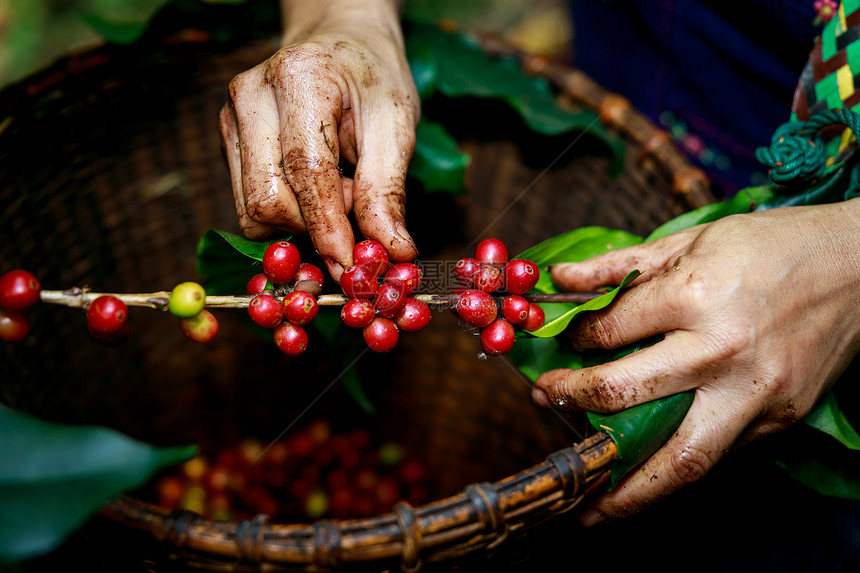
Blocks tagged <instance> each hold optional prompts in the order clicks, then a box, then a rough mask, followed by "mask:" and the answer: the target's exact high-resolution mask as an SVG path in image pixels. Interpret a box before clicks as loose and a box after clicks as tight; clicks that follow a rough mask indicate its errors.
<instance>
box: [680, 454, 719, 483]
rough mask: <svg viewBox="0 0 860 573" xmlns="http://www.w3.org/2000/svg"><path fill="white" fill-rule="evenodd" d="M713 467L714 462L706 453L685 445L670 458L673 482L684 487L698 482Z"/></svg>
mask: <svg viewBox="0 0 860 573" xmlns="http://www.w3.org/2000/svg"><path fill="white" fill-rule="evenodd" d="M713 465H714V460H712V459H711V457H710V456H709V455H708V453H707V452H706V451H704V450H701V449H699V448H697V447H695V446H693V445H686V446H684V448H683V449H682V450H681V451H680V452H678V454H677V455H675V456H672V458H671V463H670V469H671V472H672V475H673V477H674V478H675V480H676V481H677V482H678V483H680V484H683V485H685V484H690V483H693V482H695V481H698V480H700V479H701V478H702V477H704V476H705V474H707V473H708V471H709V470H710V469H711V468H712V467H713Z"/></svg>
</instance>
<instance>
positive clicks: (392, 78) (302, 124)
mask: <svg viewBox="0 0 860 573" xmlns="http://www.w3.org/2000/svg"><path fill="white" fill-rule="evenodd" d="M284 19H285V33H284V38H283V42H282V45H283V47H282V48H281V49H280V50H279V51H278V52H277V53H275V54H274V55H273V56H272V57H271V58H269V59H268V60H267V61H265V62H263V63H262V64H260V65H258V66H256V67H254V68H252V69H251V70H248V71H246V72H243V73H241V74H239V75H238V76H236V77H235V78H234V79H233V80H232V81H231V83H230V89H229V100H228V102H227V104H226V105H225V106H224V108H223V109H222V110H221V117H220V126H221V133H222V137H223V140H224V145H225V151H226V155H227V163H228V165H229V167H230V174H231V178H232V185H233V196H234V200H235V204H236V213H237V216H238V219H239V224H240V226H241V228H242V230H243V232H244V233H245V234H246V235H247V236H248V237H250V238H254V239H259V238H264V237H266V236H268V235H271V234H272V233H273V232H274V231H275V230H276V229H282V230H287V231H291V232H305V231H306V232H308V233H309V234H310V238H311V240H312V241H313V244H314V247H315V248H316V250H317V251H318V253H319V254H320V256H321V257H322V258H323V260H324V261H325V263H326V266H327V267H328V270H329V273H330V274H331V276H332V278H334V279H335V280H336V281H338V282H339V281H340V275H341V273H342V272H343V269H344V268H346V267H348V266H349V265H351V264H352V250H353V245H354V242H355V238H354V235H353V231H352V228H351V226H350V223H349V220H348V219H347V214H348V213H349V211H350V210H351V209H354V211H355V215H356V220H357V223H358V226H359V229H360V230H361V233H362V234H363V235H364V237H366V238H371V239H375V240H377V241H379V242H380V243H382V244H383V245H385V247H386V249H387V250H388V252H389V255H390V256H391V258H392V259H393V260H411V259H413V258H415V257H416V256H417V250H416V248H415V245H414V243H413V241H412V238H411V237H410V236H409V233H408V232H407V231H406V227H405V218H404V217H405V213H404V200H405V197H404V183H405V180H406V170H407V167H408V164H409V160H410V158H411V156H412V151H413V149H414V147H415V127H416V125H417V123H418V119H419V114H420V111H419V106H420V103H419V99H418V94H417V92H416V90H415V84H414V82H413V81H412V76H411V74H410V71H409V66H408V64H407V62H406V59H405V56H404V47H403V38H402V33H401V31H400V27H399V19H398V14H397V7H396V6H395V3H394V2H391V1H389V0H377V1H376V2H353V1H350V0H339V1H337V2H286V3H285V5H284ZM341 156H343V157H344V158H345V159H346V160H347V161H349V162H350V163H352V164H354V165H355V166H356V169H355V178H354V179H349V178H345V177H342V176H341V174H340V171H339V169H338V163H339V160H340V157H341Z"/></svg>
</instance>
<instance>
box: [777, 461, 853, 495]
mask: <svg viewBox="0 0 860 573" xmlns="http://www.w3.org/2000/svg"><path fill="white" fill-rule="evenodd" d="M776 464H777V465H778V466H779V467H781V468H783V469H785V470H786V471H787V472H788V475H789V476H790V477H791V478H792V479H794V480H797V481H799V482H800V483H802V484H804V485H806V486H808V487H810V488H812V489H814V490H815V491H817V492H818V493H820V494H822V495H829V496H833V497H840V498H845V499H860V456H854V457H853V459H852V460H850V461H846V460H844V459H842V458H836V459H834V458H823V457H799V458H796V459H792V460H791V461H788V460H785V459H778V460H776Z"/></svg>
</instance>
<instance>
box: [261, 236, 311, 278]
mask: <svg viewBox="0 0 860 573" xmlns="http://www.w3.org/2000/svg"><path fill="white" fill-rule="evenodd" d="M301 262H302V258H301V255H300V254H299V249H298V248H296V246H295V245H293V244H292V243H290V242H288V241H278V242H277V243H272V244H271V245H269V246H268V247H266V251H265V252H264V253H263V272H264V273H266V276H267V277H269V280H270V281H272V283H274V284H276V285H280V284H284V283H288V282H290V281H291V280H292V278H293V277H294V276H295V275H296V271H298V270H299V265H300V264H301Z"/></svg>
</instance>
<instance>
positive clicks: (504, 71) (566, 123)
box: [406, 22, 624, 172]
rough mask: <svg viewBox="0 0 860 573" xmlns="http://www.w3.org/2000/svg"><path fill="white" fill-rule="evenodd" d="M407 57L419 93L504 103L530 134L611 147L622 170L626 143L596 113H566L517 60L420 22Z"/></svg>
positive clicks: (409, 35) (412, 30) (413, 27)
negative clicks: (578, 137)
mask: <svg viewBox="0 0 860 573" xmlns="http://www.w3.org/2000/svg"><path fill="white" fill-rule="evenodd" d="M406 53H407V57H408V58H409V60H410V67H411V69H412V70H413V73H415V72H418V74H419V75H418V77H416V78H415V79H416V84H417V85H418V87H419V90H420V92H421V93H423V94H427V95H429V94H430V93H433V91H438V92H439V93H441V94H443V95H445V96H447V97H477V98H493V99H500V100H502V101H505V102H507V103H508V104H509V105H510V106H511V107H512V108H513V109H514V110H516V111H517V112H518V113H519V114H520V116H521V117H522V118H523V120H524V121H525V123H526V125H527V126H528V127H529V128H530V129H532V130H533V131H536V132H538V133H543V134H546V135H560V134H563V133H567V132H570V131H574V130H576V131H580V132H587V133H588V134H589V135H591V136H593V137H595V138H596V139H597V140H598V141H600V142H602V143H603V144H604V145H606V146H607V150H608V151H609V152H610V153H611V154H612V168H613V171H616V172H617V171H619V170H620V166H621V165H622V164H623V161H624V144H623V142H622V141H621V140H620V139H619V138H617V137H615V136H614V135H611V134H609V132H607V131H606V130H605V129H604V128H603V126H602V125H601V124H600V123H599V121H598V118H597V114H596V113H595V112H594V111H592V110H588V109H584V110H568V109H564V108H562V107H561V106H560V105H559V104H558V102H557V101H556V98H555V95H554V93H553V89H552V87H551V86H550V84H549V82H548V81H547V80H546V79H545V78H542V77H532V76H529V75H527V74H525V73H524V72H523V70H522V69H521V67H520V65H519V64H518V63H517V62H516V60H514V59H513V58H502V57H497V56H491V55H489V54H487V53H486V52H485V51H484V49H483V48H482V47H481V46H480V45H479V44H478V43H477V42H475V41H473V40H471V39H469V38H466V37H465V36H463V35H461V34H456V33H447V32H444V31H442V30H441V29H439V27H438V26H435V25H428V24H424V23H419V22H412V23H411V24H410V25H409V26H408V28H407V31H406Z"/></svg>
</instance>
